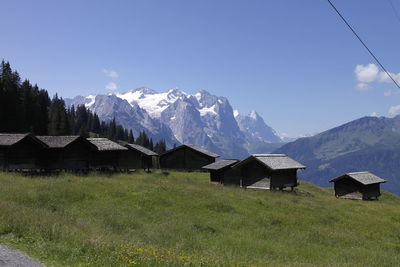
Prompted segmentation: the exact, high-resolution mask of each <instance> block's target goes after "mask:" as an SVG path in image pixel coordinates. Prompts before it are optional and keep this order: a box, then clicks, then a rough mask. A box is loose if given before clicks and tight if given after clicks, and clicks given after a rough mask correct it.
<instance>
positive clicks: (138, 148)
mask: <svg viewBox="0 0 400 267" xmlns="http://www.w3.org/2000/svg"><path fill="white" fill-rule="evenodd" d="M125 147H127V148H129V149H134V150H136V151H139V152H141V153H143V154H145V155H147V156H158V154H157V153H156V152H154V151H151V150H150V149H147V148H145V147H143V146H141V145H136V144H126V145H125Z"/></svg>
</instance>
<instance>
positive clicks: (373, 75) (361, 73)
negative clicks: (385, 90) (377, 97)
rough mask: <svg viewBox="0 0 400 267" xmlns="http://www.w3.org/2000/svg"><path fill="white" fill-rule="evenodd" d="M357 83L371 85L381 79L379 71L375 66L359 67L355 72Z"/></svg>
mask: <svg viewBox="0 0 400 267" xmlns="http://www.w3.org/2000/svg"><path fill="white" fill-rule="evenodd" d="M354 73H355V74H356V77H357V81H359V82H361V83H369V82H373V81H376V80H377V79H378V77H379V69H378V67H377V66H376V65H375V64H372V63H371V64H368V65H366V66H364V65H357V66H356V69H355V70H354Z"/></svg>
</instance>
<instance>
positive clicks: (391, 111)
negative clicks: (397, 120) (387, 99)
mask: <svg viewBox="0 0 400 267" xmlns="http://www.w3.org/2000/svg"><path fill="white" fill-rule="evenodd" d="M399 112H400V105H397V106H391V107H390V108H389V115H391V116H394V115H397V114H399Z"/></svg>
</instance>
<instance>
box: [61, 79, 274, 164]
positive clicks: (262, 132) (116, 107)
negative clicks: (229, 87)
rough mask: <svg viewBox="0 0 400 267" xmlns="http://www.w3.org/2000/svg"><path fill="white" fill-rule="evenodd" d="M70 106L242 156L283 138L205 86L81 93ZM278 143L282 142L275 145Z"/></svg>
mask: <svg viewBox="0 0 400 267" xmlns="http://www.w3.org/2000/svg"><path fill="white" fill-rule="evenodd" d="M65 102H66V104H67V106H70V105H75V106H77V105H83V104H84V105H85V106H86V107H87V108H89V109H90V110H92V111H94V112H96V113H97V114H98V115H99V117H100V119H101V120H105V121H108V120H111V119H112V118H113V117H115V118H116V120H117V122H118V123H120V124H121V125H123V126H124V127H125V128H131V129H132V130H133V131H134V134H135V136H137V135H138V134H139V132H140V131H145V132H146V133H147V134H148V135H149V137H152V138H153V139H154V140H159V139H165V140H166V142H167V145H169V146H170V147H171V146H172V145H173V144H179V143H190V144H194V145H197V146H200V147H203V148H206V149H209V150H211V151H214V152H216V153H218V154H220V155H221V156H224V157H236V158H243V157H246V156H247V155H248V154H249V153H254V151H257V149H260V148H262V150H263V151H265V150H266V149H267V150H268V151H266V152H270V151H272V150H273V149H275V148H276V147H278V146H279V145H280V143H281V142H282V139H281V138H280V137H279V135H278V134H277V133H276V132H275V130H274V129H272V128H271V127H270V126H268V125H267V124H266V123H265V121H264V120H263V118H262V117H261V116H260V115H258V114H257V112H256V111H251V112H250V114H248V115H242V114H239V113H238V111H235V112H234V110H233V108H232V106H231V105H230V103H229V101H228V99H227V98H225V97H220V96H215V95H212V94H210V93H209V92H207V91H205V90H201V91H199V92H198V93H196V94H194V95H190V94H187V93H185V92H183V91H181V90H178V89H171V90H169V91H167V92H162V93H159V92H157V91H155V90H152V89H150V88H144V87H143V88H138V89H134V90H131V91H128V92H125V93H121V94H115V95H114V94H109V95H105V94H98V95H89V96H77V97H75V98H73V99H66V100H65ZM276 143H279V145H276Z"/></svg>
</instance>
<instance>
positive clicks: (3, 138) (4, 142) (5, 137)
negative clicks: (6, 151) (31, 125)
mask: <svg viewBox="0 0 400 267" xmlns="http://www.w3.org/2000/svg"><path fill="white" fill-rule="evenodd" d="M28 135H29V133H25V134H8V133H0V146H12V145H14V144H16V143H18V142H19V141H21V140H22V139H24V138H25V137H27V136H28Z"/></svg>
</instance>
